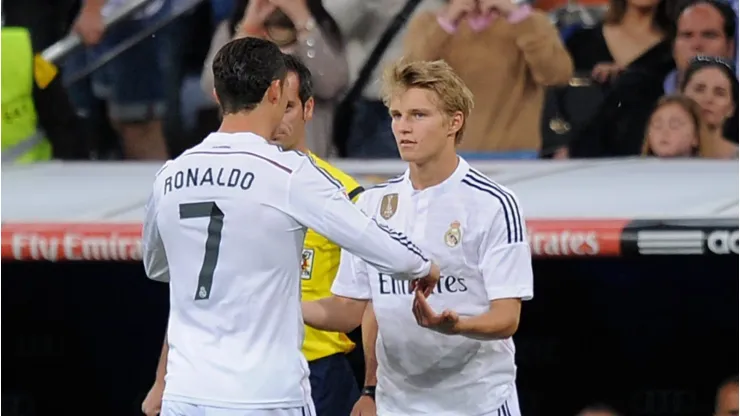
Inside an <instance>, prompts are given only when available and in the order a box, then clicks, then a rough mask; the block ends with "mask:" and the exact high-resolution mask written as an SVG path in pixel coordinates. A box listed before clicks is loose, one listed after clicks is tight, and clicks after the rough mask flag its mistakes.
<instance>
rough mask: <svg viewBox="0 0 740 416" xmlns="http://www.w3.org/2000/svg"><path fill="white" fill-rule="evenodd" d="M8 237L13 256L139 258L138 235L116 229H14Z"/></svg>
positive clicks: (27, 258)
mask: <svg viewBox="0 0 740 416" xmlns="http://www.w3.org/2000/svg"><path fill="white" fill-rule="evenodd" d="M11 241H12V243H11V251H12V257H13V259H16V260H47V261H58V260H73V261H74V260H85V261H95V260H114V261H115V260H123V261H128V260H133V261H138V260H141V238H139V237H138V236H135V235H125V234H118V233H115V232H113V233H105V234H101V235H90V234H82V233H74V232H63V233H53V234H51V233H33V232H30V233H24V232H16V233H13V235H12V237H11Z"/></svg>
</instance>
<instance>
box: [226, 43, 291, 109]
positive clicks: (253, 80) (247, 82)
mask: <svg viewBox="0 0 740 416" xmlns="http://www.w3.org/2000/svg"><path fill="white" fill-rule="evenodd" d="M286 73H287V70H286V68H285V61H284V59H283V53H282V52H280V49H279V48H278V47H277V45H275V44H274V43H272V42H269V41H266V40H263V39H258V38H252V37H246V38H241V39H235V40H232V41H231V42H229V43H227V44H226V45H224V46H223V47H222V48H221V50H219V51H218V53H217V54H216V57H215V58H214V59H213V81H214V87H215V89H216V96H217V97H218V101H219V103H220V105H221V110H222V111H223V113H224V114H233V113H238V112H240V111H249V110H253V109H254V108H255V107H257V105H258V104H259V103H260V102H262V98H263V97H264V96H265V92H266V91H267V89H268V88H269V87H270V84H271V83H272V82H273V81H275V80H281V81H284V80H285V75H286Z"/></svg>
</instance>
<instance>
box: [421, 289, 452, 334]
mask: <svg viewBox="0 0 740 416" xmlns="http://www.w3.org/2000/svg"><path fill="white" fill-rule="evenodd" d="M412 312H413V313H414V318H416V322H417V323H418V324H419V325H421V326H423V327H424V328H428V329H431V330H432V331H437V332H439V333H442V334H447V335H453V334H456V333H457V324H458V322H460V315H458V314H457V312H455V311H452V310H449V309H445V310H444V311H443V312H442V313H441V314H438V313H436V312H434V309H432V307H431V306H430V305H429V302H427V299H426V297H425V296H424V294H423V293H422V292H421V291H419V290H417V291H416V292H414V303H413V306H412Z"/></svg>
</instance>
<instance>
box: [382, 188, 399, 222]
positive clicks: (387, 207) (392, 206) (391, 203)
mask: <svg viewBox="0 0 740 416" xmlns="http://www.w3.org/2000/svg"><path fill="white" fill-rule="evenodd" d="M397 209H398V194H388V195H385V196H383V200H382V201H380V216H381V217H383V218H385V219H386V220H387V219H389V218H390V217H392V216H393V215H395V214H396V210H397Z"/></svg>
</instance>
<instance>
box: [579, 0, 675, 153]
mask: <svg viewBox="0 0 740 416" xmlns="http://www.w3.org/2000/svg"><path fill="white" fill-rule="evenodd" d="M668 4H669V2H668V0H612V2H611V6H610V9H609V11H608V13H607V15H606V18H605V21H604V23H603V24H602V25H599V26H596V27H594V28H591V29H581V30H580V31H578V32H576V33H574V34H573V35H572V37H571V38H570V39H569V40H568V42H567V45H568V50H569V51H570V52H571V54H572V55H573V60H574V62H575V65H576V69H577V71H580V72H588V73H590V74H591V75H592V77H593V78H594V79H595V80H597V81H598V82H600V83H602V84H603V85H604V86H605V88H604V89H603V91H604V94H603V96H602V102H601V105H600V106H599V108H598V109H597V110H595V111H594V115H593V117H592V118H591V120H590V121H589V122H586V123H585V124H584V125H582V126H576V127H577V128H578V130H577V131H576V132H575V133H574V139H573V142H572V143H571V144H570V149H569V150H570V152H569V154H570V156H571V157H610V156H628V155H637V154H639V153H640V151H641V149H642V142H643V140H642V139H643V136H644V132H645V124H646V122H647V118H648V116H649V114H650V111H651V109H652V108H653V106H654V105H655V102H656V101H657V100H658V99H659V98H660V97H661V96H662V95H663V81H664V79H665V77H666V75H667V74H668V73H669V72H671V71H672V70H673V69H674V68H675V64H674V63H673V58H672V56H671V46H670V36H671V34H672V33H673V27H674V25H673V23H672V20H671V18H670V14H669V12H668V8H669V5H668Z"/></svg>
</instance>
